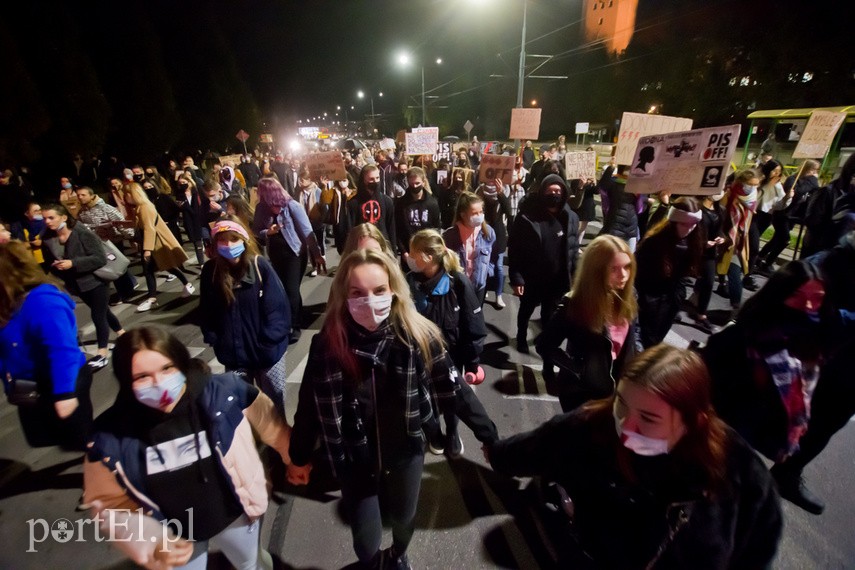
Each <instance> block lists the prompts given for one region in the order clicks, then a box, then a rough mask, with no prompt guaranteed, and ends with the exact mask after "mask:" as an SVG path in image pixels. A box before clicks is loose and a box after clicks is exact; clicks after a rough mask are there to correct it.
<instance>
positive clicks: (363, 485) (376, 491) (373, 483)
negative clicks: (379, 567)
mask: <svg viewBox="0 0 855 570" xmlns="http://www.w3.org/2000/svg"><path fill="white" fill-rule="evenodd" d="M424 461H425V456H424V455H422V454H418V455H415V456H413V457H411V458H409V459H407V460H405V461H403V462H401V463H396V464H395V467H393V468H390V469H384V470H383V472H382V473H380V475H379V477H376V478H375V476H373V475H367V474H362V473H354V474H343V475H341V476H340V483H341V498H342V502H343V504H344V507H345V510H346V512H347V516H348V519H349V523H350V532H351V535H352V536H353V550H354V551H355V552H356V556H357V558H359V560H360V562H362V563H365V564H367V563H370V562H371V561H372V560H374V559H375V556H376V555H377V553H378V552H379V551H380V541H381V540H382V538H383V521H384V520H385V521H387V522H388V523H389V524H390V525H391V526H392V544H393V545H394V547H395V551H396V552H397V554H398V555H399V556H400V555H401V554H403V553H405V552H406V550H407V547H408V546H409V545H410V541H411V540H412V538H413V533H414V532H415V529H416V523H415V520H416V507H417V506H418V502H419V490H420V489H421V484H422V470H423V468H424Z"/></svg>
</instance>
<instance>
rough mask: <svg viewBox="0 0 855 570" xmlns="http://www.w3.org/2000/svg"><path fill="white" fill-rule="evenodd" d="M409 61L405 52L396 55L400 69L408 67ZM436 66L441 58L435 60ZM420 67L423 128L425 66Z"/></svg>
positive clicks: (408, 55)
mask: <svg viewBox="0 0 855 570" xmlns="http://www.w3.org/2000/svg"><path fill="white" fill-rule="evenodd" d="M411 59H412V58H411V57H410V54H408V53H406V52H401V53H400V54H398V63H399V64H400V65H401V66H402V67H409V65H410V61H411ZM436 64H437V65H441V64H442V58H441V57H438V58H436ZM420 67H421V68H422V126H423V127H424V126H426V125H427V118H426V117H427V112H426V109H427V106H426V105H425V66H424V63H422V64H421V65H420Z"/></svg>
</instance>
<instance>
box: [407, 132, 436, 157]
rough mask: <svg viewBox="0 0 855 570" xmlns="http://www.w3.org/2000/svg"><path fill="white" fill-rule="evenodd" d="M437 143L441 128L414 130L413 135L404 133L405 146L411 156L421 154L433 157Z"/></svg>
mask: <svg viewBox="0 0 855 570" xmlns="http://www.w3.org/2000/svg"><path fill="white" fill-rule="evenodd" d="M437 142H439V127H424V128H421V129H413V132H411V133H404V144H405V145H406V148H407V154H408V155H410V156H417V155H420V154H429V155H431V156H433V154H434V153H435V152H436V144H437Z"/></svg>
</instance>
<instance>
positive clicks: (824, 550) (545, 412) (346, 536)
mask: <svg viewBox="0 0 855 570" xmlns="http://www.w3.org/2000/svg"><path fill="white" fill-rule="evenodd" d="M593 231H596V228H595V227H594V226H593V225H592V226H591V228H589V234H590V232H593ZM328 263H329V265H330V267H335V265H336V264H337V257H336V254H335V252H334V251H333V252H332V253H329V254H328ZM188 267H189V268H190V273H192V277H196V275H197V274H198V268H195V267H191V266H189V265H188ZM135 270H138V268H136V269H135ZM331 281H332V280H331V278H330V277H329V276H319V277H306V278H305V279H304V281H303V285H302V291H303V297H304V304H305V306H306V307H307V310H308V311H310V312H311V313H312V314H313V315H314V322H313V324H312V326H311V327H309V330H306V331H305V333H304V335H303V338H302V339H301V340H300V342H299V343H297V344H296V345H294V346H292V347H289V349H288V385H287V396H288V398H287V414H288V417H289V418H293V414H294V411H295V409H296V405H297V392H298V388H299V383H300V381H301V379H302V371H303V368H304V367H305V361H306V356H307V352H308V347H309V343H310V339H311V336H312V335H313V334H315V333H316V332H317V330H318V329H319V328H320V324H321V313H322V311H323V308H324V306H325V303H326V300H327V295H328V292H329V287H330V283H331ZM161 284H162V288H161V291H162V294H161V298H160V301H161V308H160V309H157V310H154V311H151V312H149V313H136V312H135V307H134V306H133V305H122V306H119V307H116V308H115V309H116V310H115V312H116V314H117V316H118V317H119V319H120V320H121V321H122V323H123V324H124V325H125V326H126V327H133V326H137V325H141V324H144V323H155V324H160V325H165V326H169V327H171V328H172V330H173V332H174V333H175V334H177V335H178V336H179V337H180V338H181V339H182V340H183V341H184V342H185V343H186V345H187V346H188V347H189V348H190V350H191V353H192V354H193V355H194V356H198V357H200V358H202V359H204V360H206V361H208V362H210V363H211V365H212V367H213V368H214V369H215V371H216V370H222V367H221V366H219V364H218V363H217V361H216V360H215V359H214V356H213V352H212V351H211V349H210V348H208V347H206V346H205V345H204V343H203V342H202V339H201V334H200V332H199V329H198V327H197V326H196V325H195V324H194V321H195V316H194V311H195V309H196V308H197V304H198V302H197V299H196V298H191V299H189V300H184V299H181V298H180V295H179V293H180V285H179V283H178V281H173V282H171V283H163V282H162V280H161ZM505 299H506V301H507V303H508V306H507V307H506V308H505V309H503V310H501V311H500V310H497V309H496V308H495V307H494V306H493V305H492V304H491V301H492V294H490V295H488V302H487V303H486V305H485V310H484V312H485V318H486V320H487V325H488V329H489V336H488V338H487V342H486V348H485V354H484V359H483V364H484V368H485V371H486V373H487V380H486V381H485V382H484V383H483V384H482V385H480V386H478V387H476V388H475V390H476V391H477V394H478V397H479V398H480V399H481V400H482V402H483V403H484V405H485V407H486V408H487V410H488V411H489V413H490V414H491V416H492V417H493V420H494V421H495V423H496V425H497V426H498V428H499V432H500V434H501V435H503V436H508V435H512V434H515V433H518V432H521V431H526V430H529V429H532V428H534V427H536V426H537V425H539V424H540V423H542V422H543V421H545V420H547V419H548V418H549V417H551V416H552V415H554V414H555V413H557V412H559V411H560V407H559V405H558V401H557V398H555V397H554V396H553V395H552V394H550V387H549V386H547V385H546V384H545V383H544V381H543V377H542V375H541V373H540V361H539V359H538V358H537V357H536V356H529V355H524V354H520V353H518V352H517V351H516V350H515V348H514V347H513V346H512V343H510V344H509V338H512V336H513V334H514V332H515V322H516V310H517V306H518V303H517V300H516V299H515V298H514V297H513V296H511V295H510V294H506V295H505ZM727 306H728V303H727V301H726V299H724V298H722V297H719V296H718V295H713V305H712V307H711V309H712V310H711V312H710V314H711V317H712V318H713V320H714V321H716V320H718V321H720V322H723V321H724V320H725V319H726V318H727V314H728V312H727ZM77 315H78V319H79V323H80V324H81V330H82V340H83V342H84V346H85V348H86V349H87V350H89V351H90V352H91V353H94V328H93V327H92V325H91V322H90V321H89V317H88V309H87V308H86V307H85V306H83V305H81V304H78V308H77ZM535 317H537V313H535ZM686 321H688V322H690V320H689V319H686ZM538 325H539V321H538V320H537V319H536V318H535V320H533V322H532V325H531V329H530V333H529V338H533V336H534V334H535V333H536V331H537V329H538ZM705 337H706V335H705V334H704V333H703V332H701V331H700V330H698V329H696V328H694V327H692V326H690V325H689V324H680V323H678V324H675V325H674V327H673V329H672V331H671V333H669V336H668V338H667V339H666V340H667V342H671V343H673V344H676V345H679V346H686V345H687V344H688V343H689V342H690V341H691V340H698V341H701V342H703V341H704V339H705ZM115 394H116V383H115V380H114V379H113V378H112V373H111V371H110V367H107V368H105V369H104V370H101V371H99V372H98V373H96V375H95V381H94V383H93V392H92V396H93V401H94V402H95V405H96V413H99V412H101V411H103V410H104V409H106V408H107V407H108V406H109V405H110V403H111V402H112V400H113V398H114V397H115ZM461 435H462V437H463V442H464V445H465V452H464V455H463V457H462V458H460V459H457V460H453V461H449V460H446V459H445V458H444V457H436V456H432V455H428V457H427V462H426V466H425V471H424V476H423V480H422V491H421V497H420V502H419V511H418V517H417V531H416V535H415V538H414V539H413V542H412V544H411V547H410V551H409V553H410V560H411V562H412V564H413V566H414V567H415V568H473V569H474V568H526V569H532V568H539V567H542V566H543V565H544V562H545V561H546V560H548V557H549V553H548V552H549V551H548V545H544V542H543V541H542V540H541V539H540V537H541V535H542V534H543V533H542V528H541V527H540V526H539V518H538V517H535V516H533V509H532V504H533V503H532V502H531V501H530V500H529V499H530V492H529V490H528V489H527V487H528V483H529V482H528V481H525V480H515V479H510V480H509V479H505V478H502V477H499V476H497V475H495V474H494V473H493V472H492V471H491V470H490V468H489V466H488V465H487V463H486V462H485V460H484V458H483V457H482V454H481V451H480V449H479V445H478V443H477V441H476V440H475V438H474V437H473V435H472V434H471V432H469V431H468V430H467V429H466V428H465V427H462V429H461ZM853 449H855V429H853V428H852V426H851V424H850V425H849V426H847V428H845V429H844V430H842V431H841V432H840V433H839V434H838V435H837V436H836V437H835V438H834V439H833V440H832V442H831V444H830V446H829V447H828V448H827V450H826V451H825V452H824V453H823V454H822V455H820V457H819V458H818V459H817V460H816V461H814V463H813V464H811V465H809V466H808V468H807V469H806V471H805V475H806V478H807V481H808V482H809V484H810V486H811V488H812V489H813V490H814V491H815V492H817V493H818V494H820V495H821V496H822V497H824V498H825V499H826V501H827V503H828V506H827V509H826V511H825V513H824V514H823V515H822V516H819V517H815V516H812V515H809V514H807V513H805V512H803V511H801V510H800V509H798V508H795V507H793V506H792V505H790V504H789V503H785V505H784V513H785V531H784V538H783V540H782V542H781V546H780V550H779V553H778V557H777V560H776V562H775V568H780V569H787V570H789V569H793V570H796V569H799V570H801V569H807V568H853V567H855V541H853V540H852V530H851V526H850V525H851V516H852V514H853V513H855V494H853V493H852V484H853V482H855V455H853V452H852V450H853ZM313 475H316V477H315V479H314V480H313V483H312V484H311V485H310V486H309V487H308V488H305V489H293V488H288V487H287V486H285V487H284V491H278V492H277V493H276V494H275V500H273V501H271V503H270V507H269V509H268V512H267V515H266V516H265V517H264V521H263V525H262V540H263V544H264V545H265V546H266V547H267V548H268V549H269V550H270V552H271V553H272V554H273V555H274V558H275V559H277V560H278V562H279V563H280V567H282V568H300V569H309V568H318V569H334V568H343V567H348V566H350V565H353V564H354V562H355V560H356V558H355V555H354V554H353V551H352V548H351V543H350V532H349V529H348V527H347V526H346V525H345V523H344V522H343V520H342V517H341V515H340V513H339V509H338V507H339V501H338V498H339V494H338V492H337V491H336V490H335V489H334V488H332V487H333V486H332V485H330V484H328V483H325V481H324V479H325V478H324V477H323V473H322V470H317V471H316V472H313ZM81 485H82V475H81V458H80V456H79V454H70V453H63V452H60V451H58V450H57V449H56V448H45V449H30V448H29V447H28V446H27V445H26V443H25V442H24V439H23V436H22V435H21V434H20V428H19V425H18V421H17V416H16V412H15V409H14V408H13V407H12V406H9V405H8V404H7V403H6V402H5V401H4V402H2V403H0V536H2V537H3V543H4V544H3V548H2V549H0V568H3V569H6V568H13V569H24V568H48V569H52V568H62V569H63V570H74V569H78V568H80V569H106V568H115V569H119V568H132V567H133V565H132V564H131V563H129V562H127V561H125V560H123V559H122V557H121V555H120V554H119V553H118V552H117V551H116V550H115V549H113V548H111V547H110V546H109V545H108V544H107V543H106V542H96V541H95V539H94V533H93V532H92V529H91V526H82V527H81V525H84V524H85V518H86V515H85V513H77V512H75V511H74V507H75V505H76V503H77V499H78V497H79V496H80V488H81ZM59 519H67V520H68V522H69V523H70V524H71V528H73V529H75V532H74V533H73V535H72V537H71V540H69V541H68V542H60V541H59V540H57V539H54V538H53V536H51V535H48V533H47V529H48V528H54V529H55V528H57V524H58V523H57V521H59ZM390 540H391V538H390V537H389V536H388V535H387V537H386V540H385V541H384V546H387V545H388V544H389V542H390ZM211 567H218V568H219V567H227V565H224V564H223V562H222V560H219V561H218V560H217V558H216V557H214V558H212V562H211Z"/></svg>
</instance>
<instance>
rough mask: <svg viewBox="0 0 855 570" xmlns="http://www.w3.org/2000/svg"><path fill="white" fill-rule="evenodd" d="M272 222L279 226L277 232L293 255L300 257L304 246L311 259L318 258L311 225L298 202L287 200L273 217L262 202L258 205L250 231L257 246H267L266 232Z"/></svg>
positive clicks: (318, 253)
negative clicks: (253, 234)
mask: <svg viewBox="0 0 855 570" xmlns="http://www.w3.org/2000/svg"><path fill="white" fill-rule="evenodd" d="M274 222H275V223H276V224H278V225H279V227H280V230H279V232H280V233H281V234H282V237H283V238H284V239H285V243H287V244H288V247H289V248H291V251H293V252H294V255H300V252H301V251H302V250H303V246H304V244H305V245H306V247H307V248H308V250H309V255H311V256H312V257H316V256H320V254H321V251H320V249H318V243H317V240H316V239H315V234H314V232H313V231H312V224H311V222H309V216H307V215H306V211H305V210H304V209H303V206H301V205H300V202H298V201H297V200H293V199H292V200H288V202H287V203H286V204H285V205H284V206H282V211H281V212H279V215H274V214H273V212H271V211H270V206H268V205H266V204H265V203H264V202H259V203H258V205H257V206H256V207H255V215H254V216H253V219H252V231H253V233H255V237H256V239H257V240H258V244H259V245H267V230H268V228H269V227H270V226H272V225H273V223H274Z"/></svg>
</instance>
